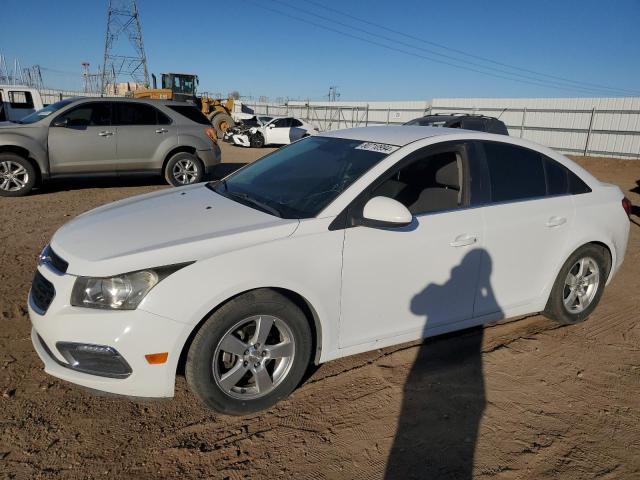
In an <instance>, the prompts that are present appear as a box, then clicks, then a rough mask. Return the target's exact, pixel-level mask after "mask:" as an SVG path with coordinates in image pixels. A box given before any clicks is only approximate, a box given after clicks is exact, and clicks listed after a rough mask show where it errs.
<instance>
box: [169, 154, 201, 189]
mask: <svg viewBox="0 0 640 480" xmlns="http://www.w3.org/2000/svg"><path fill="white" fill-rule="evenodd" d="M172 173H173V178H175V179H176V181H177V182H178V183H181V184H182V185H188V184H190V183H193V182H195V181H196V179H197V178H198V166H197V165H196V162H194V161H193V160H189V159H183V160H178V161H177V162H176V164H175V165H174V166H173V172H172Z"/></svg>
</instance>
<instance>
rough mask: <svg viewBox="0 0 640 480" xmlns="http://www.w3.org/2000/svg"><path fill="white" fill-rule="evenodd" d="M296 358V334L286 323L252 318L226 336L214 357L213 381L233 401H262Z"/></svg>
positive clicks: (241, 323) (259, 316)
mask: <svg viewBox="0 0 640 480" xmlns="http://www.w3.org/2000/svg"><path fill="white" fill-rule="evenodd" d="M294 356H295V341H294V337H293V333H292V331H291V329H290V328H289V326H288V325H287V324H286V323H285V322H284V321H283V320H281V319H279V318H277V317H274V316H271V315H256V316H252V317H249V318H245V319H243V320H241V321H239V322H238V323H236V324H235V325H234V326H233V327H231V328H230V329H229V330H227V332H226V333H225V334H224V335H223V336H222V339H221V340H220V342H219V343H218V346H217V347H216V350H215V352H214V355H213V361H212V371H213V378H214V380H215V382H216V384H217V385H218V386H219V387H220V388H221V389H222V390H223V391H224V392H225V393H226V394H227V395H229V396H231V397H233V398H237V399H241V400H249V399H256V398H261V397H264V396H265V395H267V394H269V393H270V392H272V391H273V390H274V389H275V388H276V387H277V386H278V385H279V384H280V383H282V381H283V380H284V379H285V378H286V376H287V374H288V373H289V370H290V369H291V366H292V365H293V359H294Z"/></svg>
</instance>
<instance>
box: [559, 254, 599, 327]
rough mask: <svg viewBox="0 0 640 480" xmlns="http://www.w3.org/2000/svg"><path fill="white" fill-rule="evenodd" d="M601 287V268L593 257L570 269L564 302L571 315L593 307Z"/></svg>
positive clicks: (583, 259)
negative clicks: (592, 303) (590, 306)
mask: <svg viewBox="0 0 640 480" xmlns="http://www.w3.org/2000/svg"><path fill="white" fill-rule="evenodd" d="M599 286H600V267H598V263H597V262H596V261H595V260H594V259H593V258H591V257H583V258H581V259H579V260H578V261H577V262H575V263H574V264H573V266H572V267H571V268H570V269H569V273H568V274H567V278H566V279H565V281H564V290H563V295H562V301H563V302H564V306H565V308H566V309H567V311H568V312H569V313H573V314H575V313H581V312H583V311H584V310H585V309H587V308H588V307H589V305H591V302H593V299H594V298H595V296H596V293H597V292H598V287H599Z"/></svg>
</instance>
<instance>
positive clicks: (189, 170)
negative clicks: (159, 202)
mask: <svg viewBox="0 0 640 480" xmlns="http://www.w3.org/2000/svg"><path fill="white" fill-rule="evenodd" d="M164 178H165V180H166V181H167V183H168V184H170V185H173V186H174V187H183V186H185V185H191V184H193V183H198V182H201V181H202V179H203V178H204V165H203V164H202V162H201V161H200V159H199V158H198V157H196V156H195V155H194V154H192V153H189V152H178V153H176V154H175V155H173V156H172V157H171V158H170V159H169V161H168V162H167V166H166V167H165V169H164Z"/></svg>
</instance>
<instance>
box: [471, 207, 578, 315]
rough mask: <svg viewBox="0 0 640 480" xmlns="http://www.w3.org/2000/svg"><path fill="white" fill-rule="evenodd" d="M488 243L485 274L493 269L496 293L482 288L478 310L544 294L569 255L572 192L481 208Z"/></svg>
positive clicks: (480, 312) (507, 305)
mask: <svg viewBox="0 0 640 480" xmlns="http://www.w3.org/2000/svg"><path fill="white" fill-rule="evenodd" d="M482 210H483V214H484V219H485V232H484V240H485V248H486V250H487V252H488V256H487V258H485V259H484V260H483V264H482V267H481V274H480V275H481V277H484V276H488V275H491V279H492V286H493V293H494V296H495V301H494V300H493V299H487V298H485V297H483V295H482V292H481V291H478V296H477V298H476V307H475V312H474V313H475V315H476V316H482V315H486V314H490V313H494V312H496V311H497V306H498V305H499V306H500V307H501V308H502V309H503V310H507V309H509V308H514V307H517V306H519V305H525V304H528V303H530V302H532V301H535V300H536V299H538V298H539V296H540V294H541V293H542V291H543V290H544V288H545V287H546V286H547V285H548V284H549V282H552V281H553V280H554V277H555V275H556V268H557V266H558V265H560V264H561V263H562V261H563V260H564V259H563V258H562V257H561V256H562V255H563V252H564V248H565V245H566V243H567V241H568V239H569V233H570V230H571V226H572V223H573V219H574V208H573V202H572V200H571V196H569V195H564V196H559V197H547V198H541V199H537V200H529V201H523V202H515V203H507V204H502V205H493V206H487V207H484V208H482Z"/></svg>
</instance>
